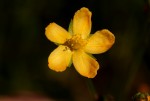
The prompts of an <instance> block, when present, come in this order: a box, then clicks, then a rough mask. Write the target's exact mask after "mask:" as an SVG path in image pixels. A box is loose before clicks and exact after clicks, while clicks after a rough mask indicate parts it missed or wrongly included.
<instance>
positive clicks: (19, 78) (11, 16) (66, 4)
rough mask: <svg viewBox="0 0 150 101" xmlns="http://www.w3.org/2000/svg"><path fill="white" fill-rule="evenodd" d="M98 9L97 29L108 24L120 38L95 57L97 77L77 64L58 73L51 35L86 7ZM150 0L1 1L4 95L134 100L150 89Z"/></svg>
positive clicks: (64, 100) (0, 84)
mask: <svg viewBox="0 0 150 101" xmlns="http://www.w3.org/2000/svg"><path fill="white" fill-rule="evenodd" d="M83 6H84V7H87V8H89V9H90V11H92V33H94V32H95V31H97V30H100V29H103V28H107V29H109V30H110V31H111V32H112V33H114V35H115V37H116V42H115V44H114V46H113V47H112V48H111V49H110V50H109V51H107V52H106V53H103V54H99V55H94V56H95V57H96V58H97V61H98V62H99V63H100V66H101V69H100V70H99V71H98V74H97V76H96V77H95V78H94V79H91V80H89V79H87V78H84V77H82V76H81V75H79V74H78V73H77V72H76V71H75V69H74V67H70V68H67V70H66V71H65V72H62V73H57V72H54V71H52V70H50V69H49V68H48V66H47V58H48V56H49V54H50V52H52V50H54V49H55V48H56V47H57V46H56V45H55V44H53V43H51V42H50V41H49V40H48V39H47V38H46V37H45V27H46V26H47V25H48V24H49V23H50V22H56V23H57V24H59V25H60V26H62V27H64V28H65V29H67V28H68V25H69V22H70V20H71V18H73V15H74V13H75V12H76V11H77V10H79V9H80V8H81V7H83ZM149 35H150V0H0V97H1V96H8V97H9V96H12V95H15V94H22V93H23V94H24V92H29V93H35V94H40V95H42V96H45V97H48V98H49V99H54V101H132V96H133V95H135V94H136V93H137V92H148V93H150V92H149V91H150V47H149V43H150V36H149Z"/></svg>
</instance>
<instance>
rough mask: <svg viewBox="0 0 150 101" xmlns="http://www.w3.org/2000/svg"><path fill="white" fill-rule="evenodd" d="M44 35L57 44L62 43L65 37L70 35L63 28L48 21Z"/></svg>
mask: <svg viewBox="0 0 150 101" xmlns="http://www.w3.org/2000/svg"><path fill="white" fill-rule="evenodd" d="M45 35H46V37H47V38H48V39H49V40H50V41H52V42H54V43H58V44H63V43H64V42H65V41H66V39H68V38H70V37H71V35H70V34H69V33H68V32H67V31H66V30H65V29H64V28H62V27H61V26H59V25H57V24H56V23H50V24H49V25H48V26H47V27H46V29H45Z"/></svg>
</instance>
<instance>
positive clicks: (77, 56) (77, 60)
mask: <svg viewBox="0 0 150 101" xmlns="http://www.w3.org/2000/svg"><path fill="white" fill-rule="evenodd" d="M73 64H74V67H75V69H76V70H77V71H78V72H79V73H80V74H81V75H82V76H85V77H88V78H94V77H95V76H96V74H97V70H98V69H99V64H98V62H97V61H96V60H95V59H94V58H92V57H91V56H89V55H88V54H86V53H85V52H84V51H82V50H78V51H74V53H73Z"/></svg>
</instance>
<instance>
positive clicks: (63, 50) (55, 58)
mask: <svg viewBox="0 0 150 101" xmlns="http://www.w3.org/2000/svg"><path fill="white" fill-rule="evenodd" d="M71 57H72V52H71V51H70V50H69V48H67V47H66V46H62V45H60V46H58V47H57V48H56V49H55V50H54V51H53V52H52V53H51V54H50V56H49V57H48V66H49V68H50V69H52V70H54V71H57V72H59V71H60V72H61V71H64V70H65V69H66V68H67V66H69V63H70V61H71Z"/></svg>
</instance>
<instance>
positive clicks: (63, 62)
mask: <svg viewBox="0 0 150 101" xmlns="http://www.w3.org/2000/svg"><path fill="white" fill-rule="evenodd" d="M91 16H92V13H91V12H90V11H89V10H88V8H85V7H82V8H81V9H80V10H78V11H77V12H76V13H75V15H74V17H73V20H72V22H71V24H70V26H69V32H68V31H66V30H65V29H64V28H62V27H61V26H59V25H57V24H56V23H54V22H53V23H50V24H49V25H48V26H47V27H46V30H45V35H46V37H47V38H48V39H49V40H50V41H52V42H54V43H57V45H58V47H57V48H56V49H55V50H54V51H53V52H52V53H51V54H50V56H49V57H48V66H49V68H50V69H52V70H54V71H57V72H62V71H64V70H65V69H66V68H67V67H69V66H70V64H71V63H72V62H73V65H74V67H75V69H76V70H77V71H78V72H79V73H80V74H81V75H82V76H85V77H88V78H94V77H95V76H96V74H97V70H98V69H99V64H98V62H97V61H96V60H95V58H93V57H92V56H91V54H99V53H103V52H105V51H107V50H108V49H109V48H110V47H111V46H112V45H113V43H114V42H115V37H114V35H113V34H112V33H111V32H110V31H109V30H107V29H103V30H100V31H97V32H95V33H94V34H90V32H91V25H92V22H91Z"/></svg>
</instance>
